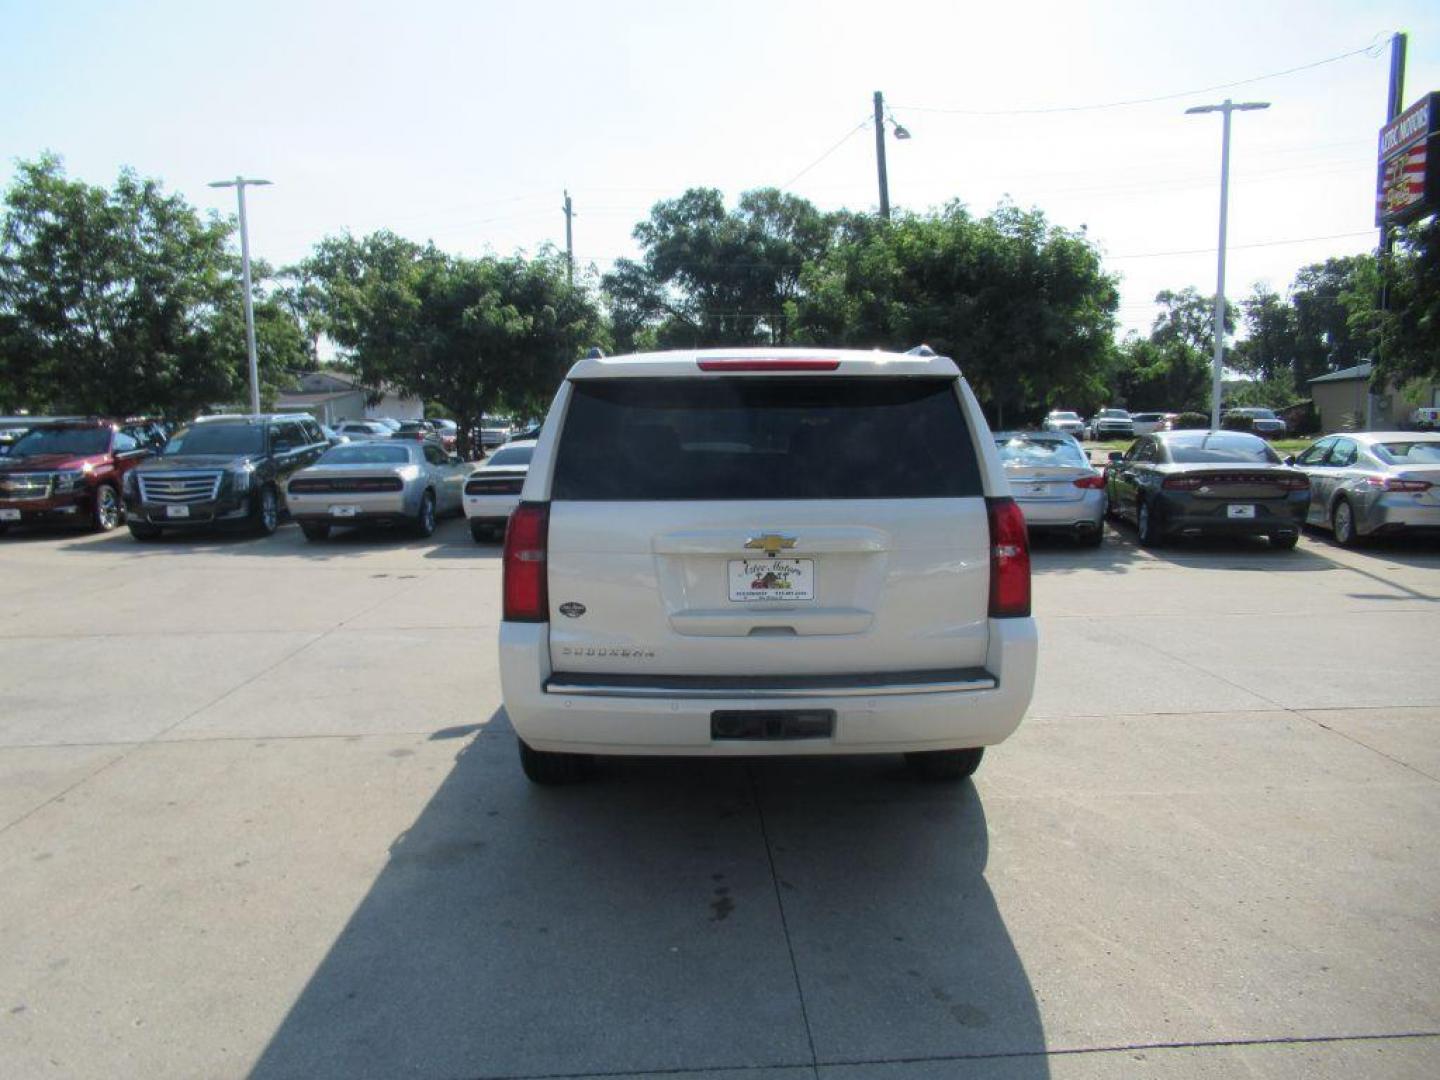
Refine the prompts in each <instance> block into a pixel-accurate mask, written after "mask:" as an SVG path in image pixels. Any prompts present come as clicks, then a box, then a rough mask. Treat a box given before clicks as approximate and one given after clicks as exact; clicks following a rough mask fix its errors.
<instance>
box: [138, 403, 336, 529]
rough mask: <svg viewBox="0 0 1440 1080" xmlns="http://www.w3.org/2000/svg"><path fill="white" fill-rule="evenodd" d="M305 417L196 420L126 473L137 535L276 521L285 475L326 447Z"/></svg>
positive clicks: (271, 524)
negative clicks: (170, 530)
mask: <svg viewBox="0 0 1440 1080" xmlns="http://www.w3.org/2000/svg"><path fill="white" fill-rule="evenodd" d="M327 445H328V443H327V442H326V439H325V435H324V433H323V432H322V431H321V430H320V426H319V425H318V424H317V423H316V422H315V421H314V420H313V419H311V418H310V417H308V416H294V415H284V414H269V415H257V416H214V417H205V418H202V419H200V420H196V421H195V422H194V423H193V424H190V425H189V426H187V427H182V428H180V429H179V430H178V431H176V432H175V434H173V435H172V436H170V441H169V442H167V443H166V444H165V449H164V450H162V451H161V452H160V455H159V456H158V457H155V458H151V459H150V460H148V461H146V462H144V463H142V464H141V465H139V466H137V467H136V468H134V469H132V470H130V472H129V473H127V474H126V476H125V517H126V522H127V524H128V525H129V527H130V534H131V535H132V536H134V537H135V539H137V540H153V539H155V538H156V537H158V536H159V535H160V534H161V533H162V532H163V531H164V530H165V529H193V528H196V527H198V526H213V525H221V526H234V527H238V528H242V529H248V530H250V531H253V532H255V533H258V534H260V535H262V536H263V535H268V534H269V533H273V532H274V531H275V528H276V526H277V525H278V524H279V521H280V511H281V508H282V499H283V497H284V496H283V494H282V493H283V491H284V487H285V480H286V478H288V477H289V475H290V474H291V473H293V472H295V471H296V470H297V469H303V468H305V466H307V465H310V464H313V463H314V461H315V459H316V458H318V457H319V456H320V455H321V454H322V453H323V452H324V451H325V449H326V447H327Z"/></svg>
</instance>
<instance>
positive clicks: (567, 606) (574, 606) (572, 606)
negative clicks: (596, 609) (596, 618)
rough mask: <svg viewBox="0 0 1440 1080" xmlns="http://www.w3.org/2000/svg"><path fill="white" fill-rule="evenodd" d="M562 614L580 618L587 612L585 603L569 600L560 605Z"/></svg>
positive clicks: (568, 617)
mask: <svg viewBox="0 0 1440 1080" xmlns="http://www.w3.org/2000/svg"><path fill="white" fill-rule="evenodd" d="M560 614H561V615H564V616H565V617H566V618H567V619H578V618H579V617H580V616H581V615H584V614H585V605H584V604H580V603H576V602H575V601H574V600H567V601H565V603H563V604H561V605H560Z"/></svg>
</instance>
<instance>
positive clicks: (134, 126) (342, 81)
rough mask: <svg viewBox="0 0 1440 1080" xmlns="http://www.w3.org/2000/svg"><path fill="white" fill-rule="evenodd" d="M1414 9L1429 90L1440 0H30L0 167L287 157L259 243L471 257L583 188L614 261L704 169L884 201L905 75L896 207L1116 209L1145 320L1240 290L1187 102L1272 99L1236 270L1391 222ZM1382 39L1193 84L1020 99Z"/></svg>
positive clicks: (1248, 190) (1152, 81)
mask: <svg viewBox="0 0 1440 1080" xmlns="http://www.w3.org/2000/svg"><path fill="white" fill-rule="evenodd" d="M1396 30H1404V31H1407V32H1409V34H1410V43H1409V44H1410V49H1409V66H1408V73H1407V80H1406V88H1405V101H1406V103H1407V104H1408V103H1409V102H1412V101H1414V100H1415V99H1417V98H1418V97H1419V96H1420V95H1421V94H1422V93H1425V92H1428V91H1430V90H1440V4H1437V3H1434V2H1429V3H1413V2H1412V3H1385V2H1381V3H1375V4H1358V3H1349V4H1337V3H1325V2H1312V3H1289V2H1283V3H1256V2H1254V0H1250V2H1247V3H1234V2H1230V0H1220V2H1212V3H1207V4H1203V5H1195V4H1180V3H1167V2H1152V3H1129V2H1125V3H1104V4H1099V3H1096V4H1081V3H1045V2H1031V3H1023V4H1022V3H992V4H988V5H983V6H980V5H971V4H964V3H953V2H952V3H938V2H937V3H912V2H905V0H888V2H883V3H874V2H871V3H864V4H860V3H849V2H829V3H787V2H783V0H769V2H764V0H761V2H753V0H727V2H725V3H715V2H711V3H691V2H686V0H673V2H670V3H640V2H621V0H605V2H601V3H579V2H573V3H558V2H556V3H544V2H532V3H523V4H522V3H508V4H500V3H488V2H479V0H475V2H458V0H457V2H439V0H410V2H407V3H395V2H390V3H384V4H366V3H358V2H346V3H318V2H309V3H307V2H303V0H288V2H274V0H248V2H242V3H232V4H226V5H220V4H215V3H198V2H193V0H191V2H184V3H181V2H173V3H172V2H154V3H118V2H115V3H100V2H98V0H96V2H92V3H80V2H65V0H33V2H22V0H0V49H3V54H4V63H3V64H0V95H3V99H4V101H5V106H4V109H3V113H0V177H3V178H4V179H6V180H8V177H9V176H10V174H11V172H12V170H13V165H14V162H15V161H16V160H17V159H28V158H31V157H34V156H35V155H37V154H39V153H40V152H42V151H44V150H47V149H49V150H54V151H56V152H58V153H59V154H61V155H62V156H63V157H64V159H65V161H66V164H67V167H68V169H69V170H70V172H71V173H72V175H75V176H79V177H82V178H84V179H86V180H89V181H92V182H96V183H109V182H111V181H112V180H113V179H114V176H115V174H116V172H117V170H119V169H120V168H121V167H122V166H124V165H130V166H133V167H134V168H136V169H137V170H138V171H139V172H141V173H142V174H145V175H150V176H155V177H158V178H160V179H161V180H163V181H164V183H165V184H166V185H167V186H168V187H170V188H172V189H175V190H178V191H180V192H181V193H183V194H184V195H185V196H186V197H187V198H188V199H189V200H190V201H191V202H193V203H195V204H196V205H198V206H200V207H202V208H213V209H216V210H219V211H221V212H225V213H229V212H231V211H232V210H233V193H232V192H229V191H218V190H211V189H210V188H208V187H206V181H208V180H214V179H218V178H222V177H226V176H233V175H234V174H235V173H237V172H244V173H246V174H247V175H252V176H262V177H265V178H267V179H270V180H272V181H274V182H275V186H274V187H271V188H266V189H263V190H261V191H258V192H255V193H254V194H253V195H252V196H251V242H252V249H253V251H254V252H255V254H256V255H257V256H260V257H263V258H265V259H267V260H269V261H270V262H272V263H274V264H284V263H286V262H290V261H294V260H296V259H298V258H299V257H301V256H303V255H304V254H305V253H306V252H307V250H308V249H309V247H310V245H312V244H313V243H314V242H316V241H317V240H319V239H320V238H321V237H323V236H325V235H326V234H329V233H336V232H340V231H343V230H346V229H349V230H350V231H352V232H354V233H357V234H361V233H365V232H369V231H371V230H374V229H379V228H391V229H394V230H395V231H397V232H400V233H402V234H405V235H408V236H412V237H414V238H416V239H420V240H425V239H433V240H434V241H435V242H436V243H437V244H439V245H441V246H442V247H444V248H447V249H450V250H453V251H456V252H464V253H470V254H475V253H481V252H487V251H489V252H496V253H502V254H508V253H509V252H511V251H514V250H516V249H517V248H518V249H526V250H532V251H533V250H534V249H535V248H536V247H538V246H539V245H541V244H544V243H554V244H557V245H563V244H564V235H565V234H564V220H563V216H562V214H561V211H560V207H561V202H562V195H561V192H562V190H563V189H565V188H568V189H569V190H570V193H571V195H572V197H573V198H574V200H575V209H576V213H577V216H576V219H575V250H576V254H577V256H578V258H579V260H580V261H581V263H582V265H584V264H593V265H594V266H595V267H596V268H597V269H599V270H601V271H603V270H605V269H607V268H608V267H609V266H610V264H611V263H612V262H613V260H614V259H615V258H617V257H619V256H623V255H629V254H633V253H634V250H635V249H634V243H633V241H632V240H631V238H630V230H631V228H632V227H633V225H634V223H635V222H636V221H637V220H639V219H640V218H642V217H643V216H645V214H646V212H647V211H648V209H649V207H650V206H651V204H652V203H654V202H655V201H656V200H657V199H661V198H667V197H672V196H675V195H678V194H679V193H680V192H681V191H683V190H684V189H685V188H686V187H688V186H692V185H707V186H714V187H718V188H721V189H722V190H723V191H725V193H726V195H727V197H730V198H732V199H733V197H735V196H736V195H738V194H739V193H740V192H742V191H744V190H746V189H749V188H752V187H759V186H765V185H784V184H787V183H790V182H791V181H792V180H793V184H791V187H790V190H792V191H794V192H795V193H797V194H799V195H803V196H805V197H806V198H809V199H811V200H813V201H814V202H815V203H817V204H818V205H820V206H821V207H824V208H836V207H842V206H846V207H851V208H855V209H864V208H872V207H874V206H875V205H876V203H877V194H876V182H875V147H874V135H873V131H872V130H871V129H869V128H864V129H860V125H861V124H862V122H863V121H864V120H865V119H866V117H867V116H868V115H869V112H870V109H871V95H872V93H873V92H874V91H876V90H881V91H883V92H884V93H885V96H886V100H887V102H888V103H889V104H890V106H891V109H892V111H893V113H894V115H895V117H896V118H897V119H898V120H899V121H900V123H902V124H903V125H905V127H906V128H908V129H909V130H910V131H911V132H912V133H913V136H914V137H913V138H912V139H909V140H907V141H904V142H896V141H894V140H893V139H892V140H891V141H890V143H889V155H888V157H889V167H890V192H891V199H892V201H893V202H894V203H895V205H897V206H900V207H908V208H916V209H923V208H926V207H930V206H936V205H939V204H942V203H944V202H946V201H948V200H950V199H960V200H962V201H963V202H964V203H966V204H967V205H968V206H970V207H971V208H972V210H974V211H976V212H979V213H984V212H986V211H988V210H989V209H991V208H993V206H994V205H995V204H996V203H997V201H999V200H1001V199H1003V198H1006V197H1007V196H1008V197H1009V198H1010V199H1012V200H1013V201H1015V202H1016V203H1018V204H1020V205H1022V206H1026V207H1029V206H1036V207H1039V208H1040V209H1042V210H1044V211H1045V213H1046V214H1047V215H1049V217H1050V218H1051V219H1052V220H1053V221H1055V222H1057V223H1059V224H1062V225H1065V226H1068V227H1074V228H1078V227H1080V226H1082V225H1083V226H1085V227H1086V228H1087V229H1088V232H1089V235H1090V236H1091V237H1092V238H1093V239H1094V240H1095V241H1096V242H1097V243H1098V244H1099V246H1100V248H1101V249H1102V251H1104V253H1105V255H1106V259H1107V265H1108V267H1109V268H1110V269H1111V270H1113V271H1115V272H1117V273H1119V274H1120V275H1122V283H1121V290H1122V300H1121V305H1122V306H1121V311H1120V318H1121V322H1122V324H1123V325H1124V326H1125V327H1129V328H1141V329H1143V328H1147V327H1148V325H1149V322H1150V320H1151V318H1152V317H1153V313H1154V305H1153V303H1152V301H1153V297H1154V294H1155V293H1156V292H1157V291H1158V290H1160V289H1163V288H1176V289H1178V288H1183V287H1184V286H1186V285H1194V286H1196V287H1198V288H1199V289H1200V290H1201V291H1202V292H1204V293H1207V294H1209V293H1211V292H1213V290H1214V286H1215V244H1216V229H1217V215H1218V174H1219V160H1220V126H1221V125H1220V119H1219V117H1218V116H1185V115H1184V110H1185V108H1186V107H1187V106H1190V105H1195V104H1201V103H1206V102H1212V101H1220V100H1223V99H1224V98H1225V97H1226V96H1231V97H1233V98H1234V99H1235V100H1237V101H1239V100H1263V101H1269V102H1271V103H1272V107H1271V109H1269V110H1268V111H1266V112H1258V113H1249V114H1244V115H1237V117H1236V119H1235V131H1234V138H1233V144H1232V174H1231V179H1232V184H1231V215H1230V247H1231V251H1230V269H1229V275H1228V277H1229V286H1230V287H1229V288H1228V290H1227V291H1228V293H1229V295H1230V296H1231V297H1232V298H1235V297H1237V296H1239V295H1243V294H1245V293H1247V292H1248V291H1249V289H1250V287H1251V286H1252V285H1253V284H1254V283H1255V282H1257V281H1261V280H1264V281H1268V282H1269V283H1270V284H1272V285H1273V286H1275V287H1277V288H1279V289H1282V290H1283V289H1284V288H1285V286H1287V285H1288V284H1289V282H1290V280H1291V277H1292V276H1293V274H1294V271H1295V270H1296V269H1297V268H1298V267H1300V266H1302V265H1305V264H1306V263H1310V262H1315V261H1318V260H1321V259H1324V258H1325V257H1327V256H1330V255H1338V254H1346V253H1352V252H1358V251H1364V250H1367V249H1369V248H1371V247H1373V246H1374V243H1375V235H1374V232H1373V214H1374V209H1373V206H1374V187H1375V164H1374V147H1375V141H1376V132H1377V129H1378V127H1379V126H1380V123H1381V122H1382V119H1383V112H1384V108H1385V94H1386V85H1387V77H1388V63H1389V54H1388V45H1387V42H1388V37H1389V35H1390V34H1391V33H1392V32H1393V31H1396ZM1372 44H1373V45H1375V46H1376V47H1375V48H1374V49H1373V50H1372V51H1371V54H1370V55H1365V54H1361V55H1358V56H1351V57H1349V58H1347V59H1342V60H1337V61H1335V62H1333V63H1328V64H1323V65H1320V66H1317V67H1311V68H1309V69H1308V70H1305V71H1301V72H1297V73H1294V74H1290V75H1285V76H1280V77H1276V78H1270V79H1265V80H1263V81H1258V82H1254V83H1251V84H1249V85H1245V86H1236V87H1233V88H1229V89H1219V90H1210V91H1208V92H1204V93H1198V94H1194V95H1190V96H1183V97H1175V98H1173V99H1172V100H1167V101H1159V102H1152V103H1148V104H1141V105H1134V106H1129V107H1116V108H1104V109H1094V110H1081V111H1068V112H1056V111H1044V112H1028V113H1027V112H1021V113H1018V114H1012V115H996V113H1004V112H1005V111H1006V110H1012V111H1013V110H1047V109H1055V108H1061V107H1070V106H1083V105H1091V104H1096V103H1107V102H1116V101H1128V100H1132V99H1136V98H1151V97H1156V96H1161V95H1170V94H1181V93H1183V92H1185V91H1191V90H1198V89H1201V88H1207V87H1214V86H1217V85H1218V84H1223V83H1230V82H1234V81H1238V80H1245V79H1251V78H1254V77H1256V76H1262V75H1266V74H1269V73H1273V72H1279V71H1283V70H1286V69H1290V68H1295V67H1299V66H1302V65H1308V64H1312V63H1314V62H1315V61H1319V60H1324V59H1326V58H1329V57H1335V56H1338V55H1341V54H1345V53H1351V52H1353V51H1355V50H1357V49H1363V48H1365V47H1366V46H1368V45H1372ZM940 110H970V112H968V113H967V112H947V111H940ZM847 132H853V134H852V135H851V137H850V138H849V139H848V140H845V141H843V142H841V140H842V139H843V138H844V136H845V135H846V134H847ZM837 143H840V145H839V147H838V149H834V151H833V153H830V154H829V156H826V157H824V158H823V160H818V159H821V158H822V155H824V154H825V153H826V151H828V150H830V149H831V148H832V147H835V145H836V144H837ZM817 160H818V164H816V162H817ZM812 165H813V168H812V167H810V166H812ZM807 169H808V171H806V170H807ZM802 173H803V175H802ZM797 176H798V179H795V178H796V177H797ZM1312 238H1313V239H1312ZM1291 241H1294V242H1291Z"/></svg>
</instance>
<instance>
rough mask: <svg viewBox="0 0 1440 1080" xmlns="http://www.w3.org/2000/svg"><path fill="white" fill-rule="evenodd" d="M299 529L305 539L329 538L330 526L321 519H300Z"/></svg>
mask: <svg viewBox="0 0 1440 1080" xmlns="http://www.w3.org/2000/svg"><path fill="white" fill-rule="evenodd" d="M300 531H301V532H302V533H304V534H305V539H306V540H328V539H330V526H329V525H328V524H326V523H325V522H323V521H302V522H300Z"/></svg>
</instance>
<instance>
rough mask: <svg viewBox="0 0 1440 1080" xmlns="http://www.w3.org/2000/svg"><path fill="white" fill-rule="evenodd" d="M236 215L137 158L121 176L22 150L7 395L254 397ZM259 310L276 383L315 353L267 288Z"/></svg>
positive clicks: (8, 251) (30, 404)
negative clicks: (195, 196) (163, 181)
mask: <svg viewBox="0 0 1440 1080" xmlns="http://www.w3.org/2000/svg"><path fill="white" fill-rule="evenodd" d="M232 229H233V227H232V226H231V225H230V223H228V222H226V221H224V220H222V219H219V218H216V217H214V216H211V217H209V218H201V216H200V215H199V214H197V213H196V211H195V210H194V209H193V208H192V207H191V206H189V205H188V204H187V203H186V202H185V200H184V199H182V198H181V197H180V196H178V195H167V194H166V193H165V192H164V191H163V190H162V188H161V186H160V184H159V183H158V182H157V181H155V180H150V179H141V178H140V177H138V176H137V175H136V174H135V173H133V172H131V171H129V170H126V171H124V172H122V173H121V174H120V176H119V178H118V179H117V181H116V183H115V186H114V188H113V189H109V190H107V189H105V188H102V187H96V186H92V185H89V184H85V183H83V182H81V181H78V180H71V179H68V178H67V177H66V175H65V171H64V167H63V166H62V164H61V162H60V159H59V158H58V157H55V156H53V155H46V156H44V157H42V158H40V159H39V160H37V161H32V162H21V163H20V165H19V167H18V168H17V170H16V175H15V179H14V180H13V182H12V183H11V185H10V187H9V189H8V190H7V191H6V193H5V216H4V221H3V224H0V396H3V397H4V398H5V400H6V402H7V403H8V407H10V408H15V407H22V406H23V407H27V408H31V409H35V410H37V411H38V410H47V409H49V410H57V411H59V410H63V411H73V412H87V413H92V412H93V413H101V414H109V415H124V414H129V413H142V412H160V413H166V414H170V415H176V416H184V415H187V414H190V413H193V412H195V411H198V410H200V409H203V408H204V407H206V406H208V405H212V404H217V403H227V402H237V401H241V400H244V398H245V396H246V385H247V379H248V365H247V362H246V354H245V335H244V331H243V321H242V317H241V296H240V284H239V274H238V260H237V259H236V258H235V257H234V256H233V254H231V252H230V251H229V250H228V246H227V245H228V240H229V237H230V235H231V232H232ZM258 271H259V273H258V275H257V278H258V279H259V282H260V285H259V287H258V288H257V304H256V323H257V338H258V343H259V354H260V366H261V372H262V379H264V380H265V381H266V382H267V384H268V385H269V386H270V387H272V388H273V386H274V385H276V384H277V383H278V382H281V381H283V379H284V370H285V369H286V368H287V367H291V366H293V365H294V364H295V363H297V362H298V361H299V360H300V359H301V358H302V357H303V353H302V352H300V351H299V350H298V348H297V346H298V344H299V337H298V334H297V332H296V328H295V326H294V324H293V320H290V319H289V317H288V316H287V315H286V313H285V312H284V310H283V309H282V308H280V307H279V306H278V305H276V304H275V303H274V301H273V300H272V299H271V298H270V297H269V296H268V295H267V294H266V291H265V288H264V280H263V279H264V276H265V268H264V267H263V266H261V267H259V268H258Z"/></svg>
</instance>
